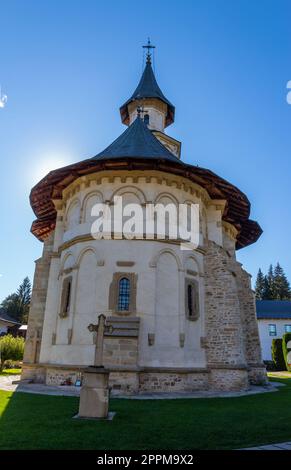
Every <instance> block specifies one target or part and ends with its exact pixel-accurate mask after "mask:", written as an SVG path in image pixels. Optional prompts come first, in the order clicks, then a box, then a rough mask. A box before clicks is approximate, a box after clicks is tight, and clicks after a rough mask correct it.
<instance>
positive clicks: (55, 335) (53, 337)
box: [52, 333, 57, 346]
mask: <svg viewBox="0 0 291 470" xmlns="http://www.w3.org/2000/svg"><path fill="white" fill-rule="evenodd" d="M56 340H57V334H56V333H53V334H52V345H53V346H55V344H56Z"/></svg>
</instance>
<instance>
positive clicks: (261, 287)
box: [255, 268, 266, 300]
mask: <svg viewBox="0 0 291 470" xmlns="http://www.w3.org/2000/svg"><path fill="white" fill-rule="evenodd" d="M265 287H266V284H265V277H264V275H263V273H262V270H261V268H260V269H259V271H258V274H257V279H256V286H255V291H256V299H257V300H263V298H264V292H265Z"/></svg>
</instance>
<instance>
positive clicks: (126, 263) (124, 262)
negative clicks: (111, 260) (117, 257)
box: [116, 261, 135, 267]
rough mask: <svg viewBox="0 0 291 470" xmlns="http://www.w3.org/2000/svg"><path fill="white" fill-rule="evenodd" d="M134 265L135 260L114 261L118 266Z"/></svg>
mask: <svg viewBox="0 0 291 470" xmlns="http://www.w3.org/2000/svg"><path fill="white" fill-rule="evenodd" d="M134 265H135V262H134V261H116V266H120V267H126V266H128V267H130V266H134Z"/></svg>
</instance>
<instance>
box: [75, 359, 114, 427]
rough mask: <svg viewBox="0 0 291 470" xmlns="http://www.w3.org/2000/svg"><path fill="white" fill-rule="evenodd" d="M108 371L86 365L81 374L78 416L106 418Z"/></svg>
mask: <svg viewBox="0 0 291 470" xmlns="http://www.w3.org/2000/svg"><path fill="white" fill-rule="evenodd" d="M108 379H109V371H108V370H106V369H104V368H103V367H100V368H98V367H88V368H87V369H85V371H84V374H83V385H82V388H81V393H80V404H79V414H78V418H95V419H96V418H99V419H100V418H103V419H104V418H107V417H108V408H109V387H108Z"/></svg>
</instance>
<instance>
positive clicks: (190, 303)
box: [187, 284, 193, 317]
mask: <svg viewBox="0 0 291 470" xmlns="http://www.w3.org/2000/svg"><path fill="white" fill-rule="evenodd" d="M187 290H188V292H187V300H188V315H189V317H193V286H191V284H188V288H187Z"/></svg>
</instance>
